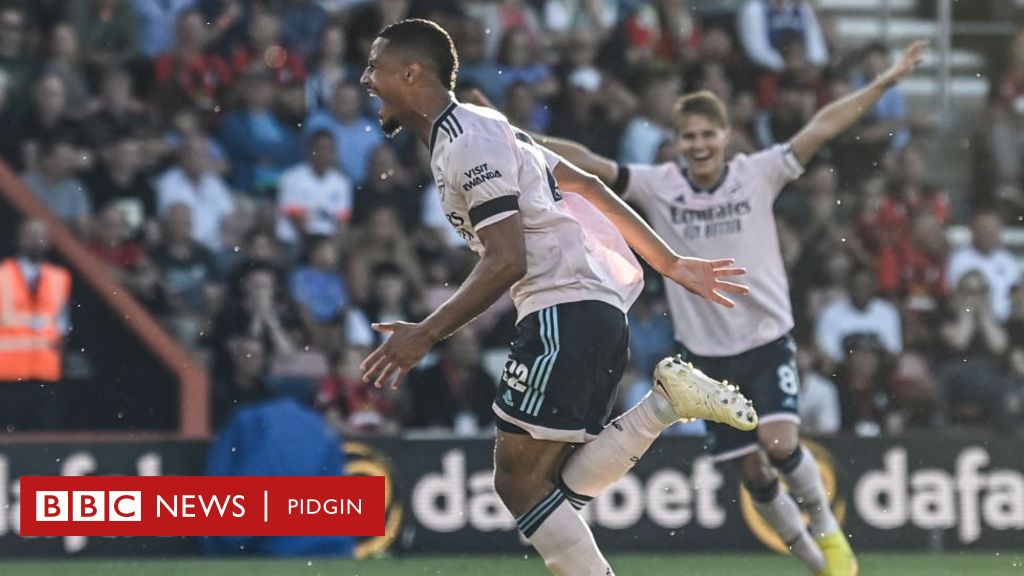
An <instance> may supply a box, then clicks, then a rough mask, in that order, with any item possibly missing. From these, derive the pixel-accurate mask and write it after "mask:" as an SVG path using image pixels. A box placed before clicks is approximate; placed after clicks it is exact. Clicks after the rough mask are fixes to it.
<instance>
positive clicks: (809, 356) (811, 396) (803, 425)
mask: <svg viewBox="0 0 1024 576" xmlns="http://www.w3.org/2000/svg"><path fill="white" fill-rule="evenodd" d="M796 366H797V371H798V373H799V375H800V378H799V380H800V430H801V431H802V432H805V433H808V434H813V435H818V434H835V433H836V432H838V431H839V428H840V426H841V425H842V423H843V422H842V416H843V412H842V405H841V404H840V402H839V390H838V389H837V388H836V385H835V382H833V381H832V380H830V379H829V378H828V377H827V376H825V375H824V374H822V372H821V370H819V367H818V358H817V356H816V354H815V351H814V347H813V346H811V345H810V344H809V343H805V344H800V345H797V348H796Z"/></svg>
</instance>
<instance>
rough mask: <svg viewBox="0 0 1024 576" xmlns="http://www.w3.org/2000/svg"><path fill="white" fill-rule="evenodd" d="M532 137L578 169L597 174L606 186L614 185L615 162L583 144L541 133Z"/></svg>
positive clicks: (616, 175) (616, 168) (617, 166)
mask: <svg viewBox="0 0 1024 576" xmlns="http://www.w3.org/2000/svg"><path fill="white" fill-rule="evenodd" d="M533 138H534V139H535V140H536V141H537V143H538V144H540V145H541V146H544V147H545V148H547V149H548V150H551V151H552V152H554V153H555V154H558V155H559V156H561V157H562V158H565V159H566V160H568V161H569V162H572V163H573V165H575V166H576V167H577V168H579V169H580V170H582V171H584V172H589V173H591V174H593V175H594V176H597V177H598V178H600V179H601V182H604V184H605V185H606V186H612V185H614V184H615V179H616V178H618V177H619V165H618V163H617V162H615V161H614V160H612V159H610V158H605V157H604V156H601V155H600V154H597V153H595V152H594V151H592V150H591V149H590V148H587V147H586V146H584V145H583V144H580V143H578V142H573V141H572V140H566V139H565V138H555V137H553V136H545V135H543V134H534V135H533Z"/></svg>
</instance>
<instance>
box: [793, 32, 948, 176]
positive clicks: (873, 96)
mask: <svg viewBox="0 0 1024 576" xmlns="http://www.w3.org/2000/svg"><path fill="white" fill-rule="evenodd" d="M927 51H928V43H927V42H925V41H923V40H919V41H917V42H914V43H913V44H911V45H910V46H909V47H908V48H907V49H906V50H905V51H904V52H903V55H902V56H900V58H899V59H898V60H897V61H896V62H894V63H893V65H892V66H890V67H889V69H888V70H886V71H885V72H883V73H882V74H879V75H878V77H877V78H875V79H874V80H873V81H872V82H871V83H870V84H868V85H867V86H865V87H863V88H861V89H860V90H858V91H856V92H854V93H852V94H850V95H848V96H846V97H844V98H841V99H839V100H836V101H835V102H832V103H831V104H829V105H828V106H825V107H824V108H822V109H821V110H820V111H819V112H818V113H817V114H815V115H814V118H812V119H811V121H810V122H808V123H807V125H806V126H804V128H803V129H802V130H800V132H799V133H797V135H796V136H794V137H793V139H792V140H791V141H790V144H791V145H792V147H793V154H795V155H796V158H797V160H799V161H800V162H801V163H802V164H805V165H806V164H807V162H809V161H810V160H811V158H813V157H814V155H815V154H817V152H818V150H819V149H821V147H822V146H824V145H825V144H826V143H827V142H828V141H829V140H832V139H833V138H835V137H836V136H838V135H840V134H842V133H843V132H844V131H846V130H847V129H848V128H849V127H850V126H853V124H854V123H855V122H857V120H859V119H860V117H861V116H863V115H864V114H865V113H866V112H867V111H868V110H869V109H870V108H871V107H872V106H873V105H874V104H875V102H878V100H879V98H881V97H882V95H883V94H885V91H886V90H888V89H889V88H892V87H893V86H895V85H896V84H898V83H899V82H900V81H901V80H903V79H904V78H906V77H907V75H909V74H910V73H911V72H913V71H914V68H916V67H917V65H918V64H920V62H921V59H922V58H924V55H925V53H926V52H927Z"/></svg>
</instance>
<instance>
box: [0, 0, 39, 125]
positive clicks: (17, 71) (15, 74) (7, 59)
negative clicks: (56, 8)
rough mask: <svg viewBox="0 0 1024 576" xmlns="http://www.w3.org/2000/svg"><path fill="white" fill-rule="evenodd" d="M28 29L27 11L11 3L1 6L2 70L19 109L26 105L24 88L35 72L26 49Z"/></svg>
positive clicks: (0, 41)
mask: <svg viewBox="0 0 1024 576" xmlns="http://www.w3.org/2000/svg"><path fill="white" fill-rule="evenodd" d="M27 31H28V27H27V23H26V22H25V12H24V11H23V10H22V9H21V8H19V7H18V6H17V5H16V4H11V3H7V4H4V5H3V6H2V7H0V71H2V72H4V73H5V74H6V75H7V77H8V81H9V82H10V86H11V94H10V99H11V101H12V105H13V107H14V109H15V110H18V111H20V110H21V108H22V107H23V105H24V102H23V101H24V99H25V97H26V94H25V92H24V90H25V88H26V87H27V86H29V80H30V78H31V77H32V74H33V73H34V72H33V68H34V62H33V61H32V60H33V59H32V58H31V57H30V56H29V55H28V54H27V53H26V50H25V48H26V46H27V43H26V40H27V39H28V37H29V35H28V33H27Z"/></svg>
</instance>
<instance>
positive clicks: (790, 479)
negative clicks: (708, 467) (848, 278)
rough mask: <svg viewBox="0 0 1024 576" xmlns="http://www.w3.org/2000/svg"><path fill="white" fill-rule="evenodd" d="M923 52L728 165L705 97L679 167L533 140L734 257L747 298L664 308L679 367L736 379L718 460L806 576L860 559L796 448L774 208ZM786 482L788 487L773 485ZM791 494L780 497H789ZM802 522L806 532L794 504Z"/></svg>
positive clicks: (839, 573)
mask: <svg viewBox="0 0 1024 576" xmlns="http://www.w3.org/2000/svg"><path fill="white" fill-rule="evenodd" d="M926 47H927V44H925V43H923V42H917V43H914V44H913V45H912V46H911V47H910V48H908V49H907V51H906V52H905V53H904V55H903V56H902V58H900V59H899V61H897V62H896V63H895V64H893V66H892V67H890V68H889V69H888V70H886V71H885V72H884V73H883V74H881V75H880V76H878V77H877V78H875V79H874V80H873V81H872V82H871V83H870V84H868V85H867V86H865V87H864V88H862V89H861V90H858V91H856V92H854V93H851V94H849V95H848V96H846V97H844V98H842V99H840V100H837V101H835V102H832V103H831V104H829V105H828V106H826V107H825V108H823V109H822V110H820V111H819V112H818V113H817V114H816V115H815V116H814V118H813V119H811V121H810V122H809V123H808V124H807V125H806V126H804V127H803V128H802V129H801V130H800V131H799V132H798V133H797V134H796V135H795V136H794V137H793V138H792V139H791V140H789V141H788V142H786V143H780V144H777V145H775V146H772V147H771V148H768V149H766V150H762V151H760V152H757V153H754V154H750V155H746V154H738V155H736V156H735V157H734V158H732V159H731V160H729V161H728V162H726V148H727V145H728V142H729V135H730V133H729V118H728V113H727V111H726V109H725V105H724V103H722V101H721V100H720V99H719V98H718V97H717V96H715V95H714V94H712V93H711V92H708V91H702V92H698V93H695V94H688V95H686V96H683V97H682V98H680V100H679V102H678V103H677V104H676V127H677V133H678V144H679V147H680V150H681V151H682V156H683V158H684V159H685V160H686V165H685V166H680V165H679V164H677V163H676V162H665V163H662V164H657V165H654V166H644V165H636V164H632V165H622V164H618V163H616V162H614V161H612V160H609V159H607V158H602V157H600V156H598V155H596V154H594V153H593V152H591V151H589V150H587V149H586V148H584V147H582V146H580V145H579V144H576V143H574V142H570V141H566V140H559V139H557V138H542V139H541V143H542V144H543V145H545V146H548V147H550V148H552V149H553V150H555V151H556V152H558V153H559V154H562V156H564V157H565V158H567V159H568V160H569V161H571V162H573V163H574V164H575V165H577V166H580V167H581V168H582V169H583V170H586V171H587V172H590V173H592V174H595V175H596V176H597V177H599V178H600V179H601V180H602V181H603V182H605V183H606V184H609V185H611V186H612V188H614V189H615V190H616V191H617V192H620V193H622V194H623V197H624V198H625V199H627V200H630V201H632V202H635V203H637V204H638V205H639V206H640V207H641V208H643V209H644V212H645V213H646V214H647V217H648V219H649V220H650V222H651V225H652V226H653V227H654V229H655V230H656V231H657V232H658V233H659V234H661V235H663V236H664V237H665V238H667V239H668V240H669V242H670V244H671V245H672V246H673V247H675V248H676V249H679V250H680V251H684V252H687V253H696V254H701V255H702V256H704V257H706V258H719V257H721V256H722V255H723V254H729V255H730V256H733V255H736V256H738V257H740V258H742V261H743V264H744V266H746V267H747V268H748V272H749V278H750V282H751V288H752V289H751V297H750V298H744V299H743V300H741V301H739V302H737V306H736V309H735V310H724V309H721V308H720V307H717V306H707V305H706V304H705V303H704V302H701V301H699V300H697V299H694V298H691V297H690V296H689V295H688V294H687V293H686V292H685V291H684V290H681V289H679V287H678V286H675V285H674V284H672V283H666V285H665V286H666V288H665V290H666V293H667V295H668V302H669V308H670V310H671V312H672V321H673V324H674V325H675V336H676V339H677V340H678V341H679V343H680V345H681V350H682V356H683V359H684V360H687V361H691V362H693V363H694V364H696V365H697V366H698V367H699V368H700V369H701V370H703V371H705V372H706V373H707V374H708V375H710V376H712V377H715V378H721V379H723V380H728V381H729V382H734V383H735V384H736V385H737V386H738V387H739V388H740V389H741V390H742V391H743V393H744V394H746V395H748V396H750V397H751V399H752V400H753V402H754V408H755V409H756V410H757V411H758V413H759V415H760V423H759V425H758V428H757V430H756V431H739V430H736V429H733V428H729V427H725V426H719V425H718V424H715V423H709V425H708V438H707V444H708V448H709V450H710V451H711V452H712V454H713V457H714V458H715V459H716V460H717V461H734V462H736V464H737V467H738V469H739V472H740V475H741V476H742V479H743V484H744V486H745V487H746V489H747V490H748V491H749V492H750V494H751V497H752V500H753V501H754V506H755V508H757V510H758V512H759V513H760V514H761V516H762V517H764V518H765V520H766V521H767V522H768V523H769V524H770V525H771V526H772V527H773V528H774V529H775V530H776V532H777V533H778V534H779V535H780V537H781V538H782V539H783V541H785V542H786V543H787V544H788V546H789V549H790V550H791V551H792V552H793V555H794V556H796V557H797V558H799V559H800V560H801V561H802V562H803V563H804V565H805V566H807V568H809V569H810V570H811V571H812V572H816V573H820V574H825V575H826V576H853V575H855V574H856V573H857V569H858V568H857V562H856V558H855V557H854V555H853V551H852V550H851V548H850V545H849V542H848V541H847V540H846V536H845V535H844V534H843V531H842V528H841V527H840V526H839V523H838V521H837V520H836V518H835V516H834V514H833V513H832V510H831V508H830V506H829V502H828V496H827V494H826V493H825V488H824V485H823V484H822V481H821V474H820V471H819V469H818V465H817V463H816V462H815V460H814V457H813V455H812V454H810V452H809V451H807V450H806V449H804V448H802V447H801V446H800V438H799V423H800V416H799V392H800V385H799V375H798V374H797V370H796V362H795V358H794V355H795V352H796V343H795V342H794V341H793V338H792V336H790V334H789V331H790V330H791V329H792V328H793V324H794V320H793V314H792V310H791V306H790V301H789V282H788V280H787V278H786V270H785V266H784V264H783V261H782V252H781V249H780V247H779V239H778V232H777V230H776V227H775V215H774V212H773V204H774V202H775V200H776V198H778V196H779V194H780V193H781V192H782V189H783V188H784V187H785V185H786V184H787V183H788V182H790V181H792V180H794V179H796V178H798V177H799V176H800V175H801V174H802V173H803V170H804V165H805V164H806V163H807V162H808V161H809V160H811V158H813V157H814V155H815V154H816V153H817V151H818V150H819V149H820V148H821V147H822V146H823V145H824V144H825V143H827V142H828V141H829V140H831V139H833V138H835V137H837V136H838V135H839V134H841V133H842V132H844V131H845V130H846V129H848V128H849V127H850V126H852V125H853V124H854V123H855V122H856V121H857V120H858V119H859V118H860V117H861V116H863V114H864V113H865V112H866V111H867V110H868V109H870V108H871V106H872V105H873V104H874V103H875V102H877V101H878V99H879V98H881V97H882V95H883V94H884V93H885V91H886V90H887V89H888V88H889V87H891V86H894V85H895V84H896V83H898V82H899V81H900V80H901V79H902V78H904V77H905V76H906V75H908V74H909V73H910V72H911V71H913V69H914V67H915V66H916V64H917V63H918V62H919V61H920V59H921V58H922V57H923V54H924V51H925V50H926ZM780 474H781V475H782V476H784V477H785V479H786V486H787V488H788V490H783V489H782V488H781V484H780V482H779V476H780ZM787 492H789V493H787ZM790 494H792V495H793V496H795V497H796V499H797V500H798V501H799V502H800V504H801V505H802V507H803V509H804V511H806V512H807V513H808V514H809V516H810V530H808V527H807V526H805V525H804V521H803V519H802V518H801V515H800V509H799V508H798V507H797V505H796V503H795V502H794V499H793V498H791V497H790Z"/></svg>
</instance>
